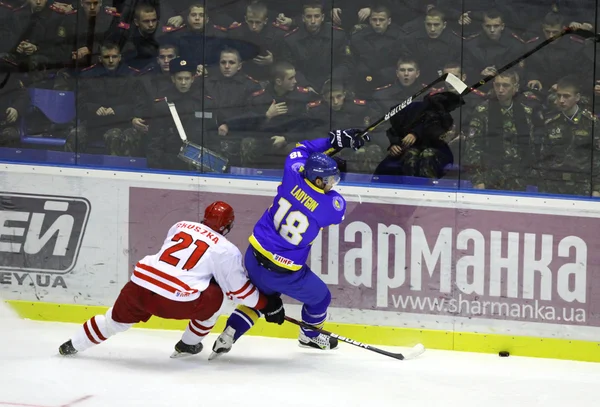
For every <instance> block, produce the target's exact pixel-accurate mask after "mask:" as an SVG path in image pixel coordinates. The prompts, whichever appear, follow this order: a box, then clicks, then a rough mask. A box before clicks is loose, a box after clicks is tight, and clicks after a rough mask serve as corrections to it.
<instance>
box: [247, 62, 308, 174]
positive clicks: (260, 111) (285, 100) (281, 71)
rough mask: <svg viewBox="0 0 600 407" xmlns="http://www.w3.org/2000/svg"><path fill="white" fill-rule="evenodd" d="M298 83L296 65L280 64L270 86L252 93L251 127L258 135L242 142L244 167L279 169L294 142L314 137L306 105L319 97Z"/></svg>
mask: <svg viewBox="0 0 600 407" xmlns="http://www.w3.org/2000/svg"><path fill="white" fill-rule="evenodd" d="M297 84H298V81H297V80H296V69H295V68H294V66H293V65H292V64H290V63H289V62H286V61H281V62H278V63H276V64H275V65H274V66H273V76H272V80H271V82H270V84H269V85H268V86H267V87H266V88H264V89H261V90H259V91H257V92H254V93H253V94H252V99H251V103H252V112H253V117H254V120H253V122H252V123H251V124H250V128H256V129H257V135H256V136H255V137H247V138H245V139H243V140H242V146H241V161H242V165H243V166H245V167H254V168H279V167H280V166H281V160H282V159H283V157H284V156H285V155H286V153H287V152H288V151H290V150H291V149H292V148H293V147H294V145H295V143H296V142H298V141H302V140H305V139H307V138H309V137H310V136H308V135H307V133H309V134H312V133H311V132H310V127H311V126H310V123H309V122H307V114H306V105H307V104H308V103H310V102H312V101H314V100H315V99H317V97H316V95H315V94H314V93H313V92H311V91H310V90H308V89H307V88H303V87H300V86H297Z"/></svg>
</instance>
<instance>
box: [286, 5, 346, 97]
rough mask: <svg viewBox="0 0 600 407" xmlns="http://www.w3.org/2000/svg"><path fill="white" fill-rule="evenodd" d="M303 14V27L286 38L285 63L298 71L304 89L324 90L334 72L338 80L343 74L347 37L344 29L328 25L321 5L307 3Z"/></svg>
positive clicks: (299, 80)
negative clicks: (338, 76)
mask: <svg viewBox="0 0 600 407" xmlns="http://www.w3.org/2000/svg"><path fill="white" fill-rule="evenodd" d="M302 10H303V12H302V24H301V25H300V26H299V27H297V28H295V29H294V30H292V31H291V32H289V33H288V34H286V35H285V55H284V56H283V59H285V60H287V61H289V62H290V63H292V64H293V65H294V66H295V67H296V69H297V75H298V83H299V84H300V85H301V86H304V87H309V88H312V89H314V90H316V89H321V87H322V86H323V84H324V83H325V81H326V80H327V79H329V78H330V77H331V75H332V72H333V75H334V77H335V76H336V75H337V73H338V72H339V69H338V67H339V66H340V65H341V64H342V62H343V57H344V46H345V45H346V35H345V33H344V31H343V30H342V29H341V28H340V27H337V26H331V24H329V23H325V12H324V10H323V5H322V3H321V2H320V1H315V0H304V1H303V2H302ZM340 73H341V72H340ZM315 93H316V92H315Z"/></svg>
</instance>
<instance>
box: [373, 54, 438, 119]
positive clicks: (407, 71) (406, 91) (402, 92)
mask: <svg viewBox="0 0 600 407" xmlns="http://www.w3.org/2000/svg"><path fill="white" fill-rule="evenodd" d="M420 76H421V70H420V67H419V62H418V61H417V60H416V59H415V58H413V57H412V56H410V55H406V56H402V57H400V58H399V59H398V62H397V63H396V80H395V81H394V82H392V83H388V84H387V85H385V86H382V87H380V88H377V89H375V91H374V92H373V100H374V101H375V103H376V104H377V106H378V109H379V110H380V114H385V113H387V112H389V111H390V109H391V108H392V107H394V106H396V105H398V104H400V103H402V102H403V101H404V100H406V99H408V98H409V97H410V96H412V95H414V94H415V93H417V92H418V91H420V90H421V89H423V87H425V86H427V84H426V83H424V82H423V81H421V80H420V79H419V78H420Z"/></svg>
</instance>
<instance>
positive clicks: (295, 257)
mask: <svg viewBox="0 0 600 407" xmlns="http://www.w3.org/2000/svg"><path fill="white" fill-rule="evenodd" d="M330 147H331V145H330V143H329V139H328V138H323V139H317V140H311V141H303V142H302V143H299V144H298V145H297V146H296V148H295V149H294V150H292V152H291V153H290V155H289V156H288V157H287V159H286V162H285V167H284V172H283V180H282V182H281V184H279V187H278V188H277V195H276V196H275V199H274V200H273V204H272V205H271V206H270V207H269V209H267V211H266V212H265V213H264V214H263V216H262V217H261V218H260V220H259V221H258V222H257V223H256V225H255V226H254V230H253V233H252V235H251V236H250V239H249V240H250V244H251V245H252V247H254V249H255V250H256V251H258V252H259V253H261V254H262V255H263V256H265V257H266V258H267V259H268V260H270V261H271V262H272V263H274V264H275V265H276V266H278V267H279V268H283V269H286V270H290V271H296V270H300V269H301V268H302V267H303V266H304V264H305V263H306V260H307V258H308V254H309V252H310V247H311V244H312V242H313V240H315V238H316V237H317V235H318V234H319V232H320V230H321V229H323V228H326V227H328V226H330V225H336V224H339V223H341V222H342V221H343V220H344V214H345V212H346V201H345V200H344V198H343V197H342V196H341V195H340V194H339V193H337V192H335V191H333V190H331V191H329V192H327V193H325V192H323V190H321V189H319V188H317V187H316V186H314V185H312V184H311V183H310V182H308V181H307V180H306V179H305V178H304V176H303V175H302V172H303V171H304V164H305V163H306V160H307V158H308V157H309V156H310V154H312V153H321V152H324V151H326V150H327V149H329V148H330Z"/></svg>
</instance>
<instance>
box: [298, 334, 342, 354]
mask: <svg viewBox="0 0 600 407" xmlns="http://www.w3.org/2000/svg"><path fill="white" fill-rule="evenodd" d="M298 342H299V344H300V347H301V348H313V349H320V350H333V349H337V347H338V340H337V339H336V338H332V337H331V336H328V335H323V334H319V336H316V337H314V338H310V337H308V336H306V335H305V334H304V331H300V335H299V336H298Z"/></svg>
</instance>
